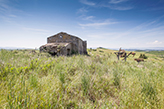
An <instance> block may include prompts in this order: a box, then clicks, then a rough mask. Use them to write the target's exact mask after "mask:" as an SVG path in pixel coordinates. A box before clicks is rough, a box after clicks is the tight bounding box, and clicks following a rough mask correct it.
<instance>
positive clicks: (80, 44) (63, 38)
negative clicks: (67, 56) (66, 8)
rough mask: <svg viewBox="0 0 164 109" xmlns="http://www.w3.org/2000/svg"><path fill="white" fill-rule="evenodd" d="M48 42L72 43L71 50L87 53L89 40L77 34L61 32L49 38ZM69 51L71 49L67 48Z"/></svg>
mask: <svg viewBox="0 0 164 109" xmlns="http://www.w3.org/2000/svg"><path fill="white" fill-rule="evenodd" d="M47 43H72V44H71V46H72V47H70V48H71V50H70V51H71V52H77V53H79V54H87V44H86V43H87V42H86V41H83V40H81V39H80V38H78V37H76V36H72V35H69V34H67V33H64V32H61V33H58V34H56V35H53V36H51V37H48V38H47ZM67 52H69V50H67Z"/></svg>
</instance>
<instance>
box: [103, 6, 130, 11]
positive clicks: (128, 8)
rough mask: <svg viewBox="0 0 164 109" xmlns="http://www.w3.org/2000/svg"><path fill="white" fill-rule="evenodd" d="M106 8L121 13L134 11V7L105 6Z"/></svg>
mask: <svg viewBox="0 0 164 109" xmlns="http://www.w3.org/2000/svg"><path fill="white" fill-rule="evenodd" d="M104 7H108V8H110V9H113V10H120V11H125V10H131V9H133V7H132V6H116V5H107V6H104Z"/></svg>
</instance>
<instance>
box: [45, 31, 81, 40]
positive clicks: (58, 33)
mask: <svg viewBox="0 0 164 109" xmlns="http://www.w3.org/2000/svg"><path fill="white" fill-rule="evenodd" d="M59 34H65V35H68V36H71V37H75V38H77V39H80V40H82V39H81V38H79V37H77V36H73V35H70V34H67V33H65V32H60V33H57V34H55V35H53V36H50V37H54V36H58V35H59ZM50 37H48V38H50ZM48 38H47V39H48ZM82 41H83V40H82Z"/></svg>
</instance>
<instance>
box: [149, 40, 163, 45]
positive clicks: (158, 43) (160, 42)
mask: <svg viewBox="0 0 164 109" xmlns="http://www.w3.org/2000/svg"><path fill="white" fill-rule="evenodd" d="M147 44H148V45H160V44H163V42H162V41H158V40H155V41H154V42H148V43H147Z"/></svg>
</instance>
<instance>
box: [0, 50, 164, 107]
mask: <svg viewBox="0 0 164 109" xmlns="http://www.w3.org/2000/svg"><path fill="white" fill-rule="evenodd" d="M113 52H114V51H113V50H108V49H88V53H89V56H84V55H73V56H70V57H65V56H60V57H51V56H50V55H49V54H46V53H39V52H38V51H37V52H36V53H33V52H31V50H13V51H9V50H1V51H0V108H2V109H3V108H6V109H8V108H10V109H55V108H57V109H58V108H67V109H71V108H81V109H85V108H86V109H93V108H97V109H99V108H101V109H107V108H109V109H135V108H136V109H163V108H164V58H163V57H162V56H163V53H161V52H162V51H161V52H158V53H157V52H153V53H152V52H151V53H150V52H146V53H145V55H146V56H148V59H146V60H145V62H140V63H139V64H138V63H137V62H136V61H134V58H138V57H139V55H140V53H141V52H136V55H135V57H133V56H131V55H130V56H129V57H128V58H127V61H126V62H125V61H121V60H120V61H118V60H117V57H116V55H115V54H113ZM143 53H144V52H143ZM159 55H160V56H159ZM161 55H162V56H161Z"/></svg>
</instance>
